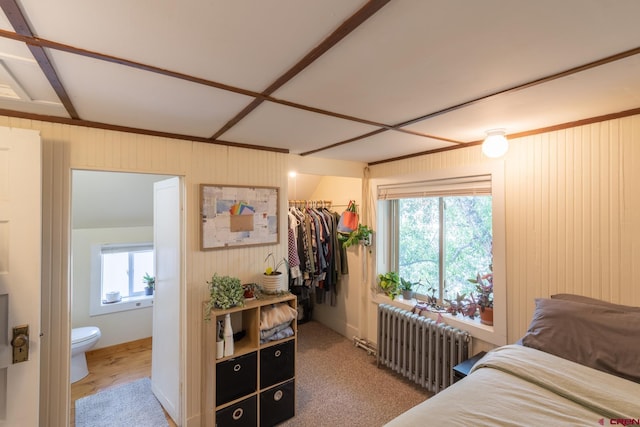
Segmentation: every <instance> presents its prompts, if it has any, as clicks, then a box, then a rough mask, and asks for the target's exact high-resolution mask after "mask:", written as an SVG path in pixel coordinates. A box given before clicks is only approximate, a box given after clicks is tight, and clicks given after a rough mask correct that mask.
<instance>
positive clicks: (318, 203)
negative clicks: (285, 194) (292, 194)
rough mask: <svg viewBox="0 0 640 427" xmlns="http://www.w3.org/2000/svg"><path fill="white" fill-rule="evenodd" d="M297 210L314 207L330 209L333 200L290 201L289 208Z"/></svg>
mask: <svg viewBox="0 0 640 427" xmlns="http://www.w3.org/2000/svg"><path fill="white" fill-rule="evenodd" d="M291 206H294V207H296V208H304V207H312V208H318V207H320V208H330V207H331V206H332V202H331V200H289V207H291Z"/></svg>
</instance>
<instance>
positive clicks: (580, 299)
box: [551, 294, 640, 313]
mask: <svg viewBox="0 0 640 427" xmlns="http://www.w3.org/2000/svg"><path fill="white" fill-rule="evenodd" d="M551 298H554V299H562V300H566V301H575V302H581V303H584V304H595V305H601V306H604V307H611V308H613V309H616V310H620V311H634V312H636V313H640V307H633V306H630V305H622V304H614V303H611V302H607V301H602V300H599V299H595V298H589V297H585V296H582V295H574V294H556V295H551Z"/></svg>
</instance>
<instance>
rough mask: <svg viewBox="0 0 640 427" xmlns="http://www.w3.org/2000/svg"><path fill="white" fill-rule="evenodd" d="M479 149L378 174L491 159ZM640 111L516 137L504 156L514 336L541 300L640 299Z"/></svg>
mask: <svg viewBox="0 0 640 427" xmlns="http://www.w3.org/2000/svg"><path fill="white" fill-rule="evenodd" d="M483 161H485V159H484V158H483V157H482V154H481V151H480V147H469V148H467V149H462V150H455V151H451V152H443V153H437V154H432V155H427V156H422V157H417V158H412V159H407V160H403V161H398V162H393V163H387V164H380V165H376V166H373V167H371V177H372V178H381V177H387V176H393V175H396V174H397V175H401V174H405V173H411V172H418V171H428V170H435V169H440V168H450V167H457V166H462V165H467V164H473V163H478V162H483ZM639 162H640V116H633V117H627V118H622V119H616V120H611V121H607V122H601V123H595V124H591V125H585V126H580V127H576V128H571V129H566V130H560V131H555V132H549V133H544V134H539V135H534V136H529V137H524V138H519V139H514V140H511V141H510V148H509V152H508V153H507V155H506V156H505V168H506V175H505V180H506V182H505V188H506V190H505V191H506V194H505V197H506V218H507V219H506V221H507V223H506V226H507V288H508V295H507V297H508V304H509V305H508V322H509V341H510V342H513V341H515V340H517V339H518V338H520V337H521V336H522V335H523V334H524V333H525V332H526V329H527V327H528V325H529V321H530V319H531V316H532V314H533V310H534V299H535V298H537V297H548V296H549V295H552V294H555V293H560V292H570V293H577V294H582V295H587V296H591V297H595V298H601V299H604V300H608V301H612V302H616V303H622V304H629V305H636V306H640V292H637V290H636V289H635V288H636V287H637V282H638V281H637V277H638V273H640V198H639V197H638V196H637V194H638V186H640V167H639V166H638V165H639Z"/></svg>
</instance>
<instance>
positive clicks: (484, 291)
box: [468, 265, 493, 310]
mask: <svg viewBox="0 0 640 427" xmlns="http://www.w3.org/2000/svg"><path fill="white" fill-rule="evenodd" d="M468 280H469V282H471V283H475V285H476V292H477V294H476V298H477V302H478V306H479V307H480V309H481V310H484V309H485V308H493V265H490V266H489V273H487V274H482V275H481V274H480V273H478V275H477V276H476V278H475V279H468Z"/></svg>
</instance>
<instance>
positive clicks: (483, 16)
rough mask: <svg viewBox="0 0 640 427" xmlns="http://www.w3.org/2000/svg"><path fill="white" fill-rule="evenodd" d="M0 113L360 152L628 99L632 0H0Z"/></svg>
mask: <svg viewBox="0 0 640 427" xmlns="http://www.w3.org/2000/svg"><path fill="white" fill-rule="evenodd" d="M0 4H1V5H2V10H3V11H4V14H2V16H0V114H2V115H9V116H18V117H28V118H34V119H38V120H48V121H54V122H61V123H69V124H78V125H81V126H92V127H100V128H107V129H116V130H124V131H128V132H139V133H151V134H155V135H165V136H170V137H176V138H183V139H192V140H197V141H204V142H211V143H218V144H229V145H239V146H250V147H254V148H260V149H267V150H275V151H282V152H290V153H294V154H301V155H304V156H317V157H324V158H335V159H344V160H353V161H361V162H367V163H376V162H381V161H385V160H389V159H394V158H400V157H404V156H412V155H416V154H418V153H425V152H432V151H440V150H448V149H455V148H457V147H464V146H466V145H468V144H476V143H478V141H481V140H482V139H483V138H484V136H485V133H486V131H487V130H490V129H494V128H504V129H505V131H506V133H507V134H508V135H521V134H525V133H530V132H536V131H540V130H542V129H545V128H549V127H555V126H563V125H565V126H566V125H568V124H575V122H579V123H580V122H583V121H585V122H586V121H595V120H599V119H602V118H603V117H612V116H611V115H613V116H614V117H619V116H625V115H630V114H637V113H640V25H638V22H639V20H640V1H638V0H615V1H602V0H562V1H557V0H538V1H526V0H481V1H476V0H390V1H389V0H387V1H375V0H372V1H368V2H367V1H362V0H322V1H317V0H240V1H231V0H179V1H178V0H136V1H131V0H112V1H110V2H93V1H86V0H56V1H42V0H0Z"/></svg>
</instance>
